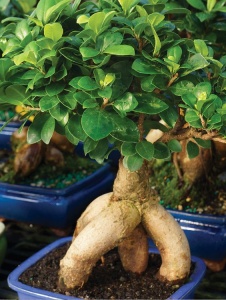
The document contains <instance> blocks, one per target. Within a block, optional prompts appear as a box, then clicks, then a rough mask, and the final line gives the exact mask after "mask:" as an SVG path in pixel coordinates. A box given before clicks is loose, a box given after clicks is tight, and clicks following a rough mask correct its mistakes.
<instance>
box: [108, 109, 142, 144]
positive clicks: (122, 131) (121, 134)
mask: <svg viewBox="0 0 226 300" xmlns="http://www.w3.org/2000/svg"><path fill="white" fill-rule="evenodd" d="M111 121H112V123H113V124H114V129H113V132H111V136H112V137H114V138H115V139H117V140H119V141H122V142H131V143H136V142H138V141H139V131H138V128H137V125H136V124H135V123H134V122H133V121H132V120H130V119H128V118H126V117H125V118H122V117H120V116H119V115H118V114H112V119H111Z"/></svg>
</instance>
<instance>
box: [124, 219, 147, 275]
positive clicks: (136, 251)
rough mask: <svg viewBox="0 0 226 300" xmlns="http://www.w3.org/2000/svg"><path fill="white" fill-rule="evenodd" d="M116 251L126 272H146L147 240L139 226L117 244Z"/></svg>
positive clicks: (141, 227)
mask: <svg viewBox="0 0 226 300" xmlns="http://www.w3.org/2000/svg"><path fill="white" fill-rule="evenodd" d="M118 251H119V255H120V259H121V262H122V265H123V268H124V269H125V270H126V271H130V272H133V273H137V274H141V273H143V272H144V271H145V270H146V268H147V265H148V257H149V255H148V254H149V253H148V240H147V234H146V232H145V230H144V228H143V226H142V225H141V224H139V225H138V226H137V227H136V228H135V229H134V230H133V232H132V233H131V235H130V236H128V238H126V239H124V240H123V241H122V242H121V243H120V244H119V246H118Z"/></svg>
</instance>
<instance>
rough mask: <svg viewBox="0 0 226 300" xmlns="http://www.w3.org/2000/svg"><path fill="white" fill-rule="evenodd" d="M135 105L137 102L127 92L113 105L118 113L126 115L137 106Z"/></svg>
mask: <svg viewBox="0 0 226 300" xmlns="http://www.w3.org/2000/svg"><path fill="white" fill-rule="evenodd" d="M137 104H138V102H137V100H136V98H135V97H134V96H133V94H131V93H129V92H127V93H126V94H124V95H123V97H122V98H121V99H118V100H116V101H115V102H114V104H113V105H114V107H116V108H117V109H118V110H119V111H120V112H123V113H127V112H129V111H132V110H133V109H134V108H135V107H136V106H137Z"/></svg>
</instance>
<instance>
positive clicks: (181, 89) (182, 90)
mask: <svg viewBox="0 0 226 300" xmlns="http://www.w3.org/2000/svg"><path fill="white" fill-rule="evenodd" d="M193 89H194V84H193V83H192V82H191V81H188V80H181V81H180V82H178V83H175V84H173V85H172V86H171V87H170V91H171V92H172V93H173V94H174V95H176V96H182V95H184V94H187V93H189V92H192V91H193Z"/></svg>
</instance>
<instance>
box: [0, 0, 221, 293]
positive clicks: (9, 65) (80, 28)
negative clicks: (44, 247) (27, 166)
mask: <svg viewBox="0 0 226 300" xmlns="http://www.w3.org/2000/svg"><path fill="white" fill-rule="evenodd" d="M169 3H170V2H169ZM167 4H168V1H166V0H159V1H158V0H148V1H145V2H142V3H141V2H140V1H139V0H133V1H131V0H119V1H117V0H112V1H104V0H100V1H97V2H96V4H95V3H93V2H84V3H82V4H80V1H78V0H77V1H70V0H61V1H57V0H40V1H39V3H38V5H37V8H36V10H35V11H34V13H32V15H31V16H29V17H28V18H27V19H23V20H11V22H10V30H5V31H3V32H2V36H1V40H0V47H1V49H2V52H3V57H2V58H1V59H0V68H1V72H0V73H1V89H0V104H1V105H3V106H4V105H5V104H11V105H15V106H17V105H20V106H22V107H23V109H24V112H25V114H24V115H23V116H22V117H21V121H24V122H26V120H27V119H28V118H30V117H31V116H33V117H34V120H33V122H32V123H31V125H30V126H29V129H28V132H27V140H28V142H29V143H31V144H32V143H37V142H39V141H41V140H42V141H43V142H44V143H46V144H48V143H49V142H50V140H51V137H52V135H53V133H54V132H55V131H56V132H57V133H59V134H62V135H65V136H66V137H67V139H68V140H69V141H70V142H71V143H73V144H75V145H76V144H77V143H78V142H79V141H82V142H83V143H84V151H85V153H86V154H88V155H89V156H90V157H91V158H93V159H96V160H97V161H98V162H102V161H104V159H106V158H107V157H108V155H109V153H110V151H112V150H113V149H118V150H119V152H120V153H121V156H122V157H121V159H120V161H119V170H118V173H117V177H116V180H115V183H114V187H113V192H112V193H108V194H105V195H102V196H101V197H99V198H98V199H96V200H94V201H93V202H92V204H91V205H90V206H89V207H88V208H87V209H86V211H85V212H84V213H83V215H82V216H81V217H80V219H79V220H78V222H77V226H76V230H75V234H74V239H73V242H72V245H71V247H70V248H69V250H68V252H67V254H66V255H65V257H64V258H63V259H62V261H61V265H60V272H59V284H60V285H61V286H62V288H66V289H70V288H72V287H76V286H78V287H79V286H82V285H83V284H84V283H85V282H86V281H87V279H88V277H89V274H90V273H91V272H92V268H93V266H94V265H95V263H96V261H97V260H98V259H99V258H100V257H101V256H102V255H103V254H104V253H106V252H107V251H109V250H110V249H112V248H114V247H116V246H118V249H119V254H120V258H121V261H122V264H123V266H124V268H125V269H126V270H128V271H132V272H136V273H142V272H143V271H144V270H145V268H146V266H147V260H148V242H147V237H148V236H150V237H152V239H153V240H154V242H155V244H156V246H157V247H158V249H159V250H160V253H161V256H162V265H161V268H160V270H159V272H158V277H159V278H160V279H161V280H165V281H171V282H175V281H178V280H181V279H183V278H186V276H187V275H188V274H189V271H190V251H189V245H188V242H187V240H186V237H185V235H184V233H183V231H182V230H181V228H180V226H179V225H178V224H177V222H176V221H175V220H174V218H173V217H172V216H171V215H170V214H169V213H168V212H167V211H166V210H165V209H164V208H163V207H162V206H161V205H160V204H159V203H158V202H159V198H158V195H157V194H155V192H154V191H153V190H152V189H151V188H150V183H149V171H150V166H149V162H150V161H152V160H153V159H162V160H164V159H168V158H169V157H170V156H171V154H172V153H173V152H180V150H181V144H180V141H183V140H187V139H188V138H189V139H190V140H189V143H188V144H187V152H188V155H189V157H195V156H196V155H197V154H198V152H199V151H198V150H199V146H201V147H203V146H204V147H207V146H209V142H208V141H209V140H211V139H221V140H223V138H224V135H225V80H224V69H225V58H224V57H220V58H218V59H216V58H215V57H214V51H213V49H212V48H211V47H210V46H208V45H207V44H206V43H205V41H204V40H202V39H194V40H193V39H189V38H188V37H182V36H180V30H179V29H178V28H177V26H176V23H177V22H178V20H179V18H183V19H184V18H185V17H186V16H187V15H188V14H190V11H189V10H188V9H185V8H179V9H178V8H175V9H174V8H172V7H170V6H167ZM172 16H176V17H172ZM21 128H23V125H22V126H21ZM150 129H152V130H153V129H154V130H156V129H158V130H159V131H160V133H161V134H160V138H159V136H158V137H155V138H153V137H152V141H151V142H150V141H148V140H146V138H145V137H146V135H147V134H148V132H149V131H150ZM162 133H163V134H162Z"/></svg>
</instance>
